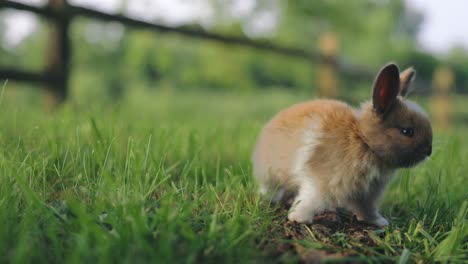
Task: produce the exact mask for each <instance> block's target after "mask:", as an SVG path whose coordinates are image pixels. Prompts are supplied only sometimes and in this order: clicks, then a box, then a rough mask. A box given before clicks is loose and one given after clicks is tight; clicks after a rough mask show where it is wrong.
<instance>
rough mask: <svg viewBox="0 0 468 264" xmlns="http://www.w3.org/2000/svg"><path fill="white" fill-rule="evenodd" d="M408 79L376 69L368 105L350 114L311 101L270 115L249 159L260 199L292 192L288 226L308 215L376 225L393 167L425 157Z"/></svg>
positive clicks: (424, 132) (427, 151)
mask: <svg viewBox="0 0 468 264" xmlns="http://www.w3.org/2000/svg"><path fill="white" fill-rule="evenodd" d="M414 75H415V71H414V70H413V69H412V68H408V69H407V70H405V71H403V72H402V73H401V74H400V72H399V70H398V67H397V66H396V65H395V64H388V65H386V66H385V67H383V68H382V69H381V70H380V72H379V74H378V75H377V78H376V79H375V81H374V84H373V90H372V100H371V101H369V102H366V103H364V104H362V106H361V109H359V110H356V109H353V108H351V107H350V106H349V105H347V104H345V103H343V102H340V101H335V100H314V101H310V102H305V103H300V104H296V105H293V106H291V107H289V108H287V109H285V110H283V111H281V112H280V113H278V114H277V115H276V116H275V117H274V118H273V119H272V120H270V121H269V122H268V123H267V124H266V126H265V127H264V128H263V129H262V131H261V133H260V136H259V138H258V141H257V144H256V147H255V151H254V153H253V170H254V175H255V176H256V178H257V181H258V183H259V185H260V189H261V192H262V194H264V195H268V196H269V197H270V198H271V199H274V200H275V201H279V200H280V199H281V196H282V195H283V194H284V192H290V193H295V194H296V196H295V202H294V204H293V206H292V208H291V210H290V211H289V215H288V219H289V220H290V221H295V222H299V223H311V222H312V220H313V217H314V215H316V214H318V213H320V212H322V211H325V210H335V209H336V208H344V209H347V210H349V211H351V212H353V213H354V214H355V215H356V217H357V218H358V220H361V221H365V222H368V223H371V224H374V225H378V226H386V225H388V221H387V220H386V219H385V218H384V217H382V215H381V214H380V213H379V211H378V207H379V199H380V197H381V195H382V192H383V190H384V188H385V186H386V185H387V183H388V182H389V180H390V179H391V178H392V177H393V176H394V175H395V171H396V169H397V168H408V167H411V166H414V165H416V164H417V163H418V162H420V161H422V160H424V159H426V158H427V157H429V156H430V155H431V152H432V127H431V124H430V122H429V120H428V116H427V114H426V113H425V112H424V111H423V110H422V109H421V108H420V107H419V106H418V105H417V104H415V103H413V102H411V101H408V100H406V99H405V98H404V97H405V96H406V95H407V94H408V92H409V89H410V84H411V81H412V79H413V77H414Z"/></svg>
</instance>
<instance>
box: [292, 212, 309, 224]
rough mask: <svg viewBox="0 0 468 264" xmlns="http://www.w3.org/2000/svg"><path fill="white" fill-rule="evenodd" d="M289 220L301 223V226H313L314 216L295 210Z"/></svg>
mask: <svg viewBox="0 0 468 264" xmlns="http://www.w3.org/2000/svg"><path fill="white" fill-rule="evenodd" d="M288 220H289V221H291V222H296V223H301V224H312V220H313V218H312V215H310V214H306V213H304V212H301V211H298V210H294V211H292V212H290V213H289V214H288Z"/></svg>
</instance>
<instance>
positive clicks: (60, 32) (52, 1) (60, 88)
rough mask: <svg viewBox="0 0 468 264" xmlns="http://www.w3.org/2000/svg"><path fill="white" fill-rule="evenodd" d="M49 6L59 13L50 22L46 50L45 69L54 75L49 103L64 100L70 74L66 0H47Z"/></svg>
mask: <svg viewBox="0 0 468 264" xmlns="http://www.w3.org/2000/svg"><path fill="white" fill-rule="evenodd" d="M48 5H49V8H51V9H52V10H54V11H56V12H58V13H60V14H61V15H60V16H59V17H58V18H57V19H55V20H51V22H50V35H49V46H48V51H47V68H46V71H47V72H48V73H50V74H52V75H53V76H54V82H53V85H52V86H50V87H48V89H47V90H48V94H47V96H46V100H47V102H48V103H49V104H50V105H56V104H59V103H62V102H63V101H65V99H66V98H67V95H68V79H69V76H70V55H71V54H70V53H71V47H70V34H69V28H70V18H69V17H67V16H66V14H65V12H63V11H64V9H65V8H66V6H67V0H49V3H48Z"/></svg>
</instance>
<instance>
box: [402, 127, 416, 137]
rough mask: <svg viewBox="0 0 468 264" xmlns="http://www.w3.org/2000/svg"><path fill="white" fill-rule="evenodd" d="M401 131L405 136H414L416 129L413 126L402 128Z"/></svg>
mask: <svg viewBox="0 0 468 264" xmlns="http://www.w3.org/2000/svg"><path fill="white" fill-rule="evenodd" d="M400 133H401V134H402V135H403V136H407V137H413V136H414V129H412V128H400Z"/></svg>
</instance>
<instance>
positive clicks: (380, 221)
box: [364, 215, 389, 227]
mask: <svg viewBox="0 0 468 264" xmlns="http://www.w3.org/2000/svg"><path fill="white" fill-rule="evenodd" d="M364 222H367V223H369V224H373V225H376V226H381V227H384V226H388V225H389V222H388V220H387V219H385V218H384V217H383V216H381V215H379V216H378V217H376V218H373V219H364Z"/></svg>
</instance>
